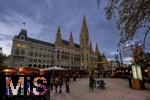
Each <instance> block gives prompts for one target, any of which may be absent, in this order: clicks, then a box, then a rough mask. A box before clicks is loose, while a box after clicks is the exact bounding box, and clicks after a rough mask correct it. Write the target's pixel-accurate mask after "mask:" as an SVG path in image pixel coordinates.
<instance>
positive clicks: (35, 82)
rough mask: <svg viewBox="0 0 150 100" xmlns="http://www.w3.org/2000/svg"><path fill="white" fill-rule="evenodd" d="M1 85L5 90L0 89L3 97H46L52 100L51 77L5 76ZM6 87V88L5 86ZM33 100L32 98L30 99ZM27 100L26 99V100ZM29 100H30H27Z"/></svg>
mask: <svg viewBox="0 0 150 100" xmlns="http://www.w3.org/2000/svg"><path fill="white" fill-rule="evenodd" d="M0 77H1V78H2V80H1V82H2V83H3V84H1V85H2V86H3V87H4V88H0V91H1V92H3V93H2V94H3V96H5V97H7V98H9V97H13V96H14V97H16V98H18V97H20V96H21V97H23V96H25V97H27V96H32V97H33V96H34V97H38V98H39V97H45V98H47V99H46V100H50V89H49V88H48V87H49V83H50V76H45V75H38V76H34V75H30V76H29V75H3V76H0ZM4 85H5V86H4ZM29 99H30V100H32V99H31V98H29ZM34 99H35V98H34ZM25 100H26V99H25ZM27 100H28V99H27Z"/></svg>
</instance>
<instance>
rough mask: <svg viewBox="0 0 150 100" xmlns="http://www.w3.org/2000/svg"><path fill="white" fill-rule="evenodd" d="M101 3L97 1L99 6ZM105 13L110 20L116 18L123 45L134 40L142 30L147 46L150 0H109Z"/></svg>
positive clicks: (149, 30) (149, 29) (149, 26)
mask: <svg viewBox="0 0 150 100" xmlns="http://www.w3.org/2000/svg"><path fill="white" fill-rule="evenodd" d="M100 1H101V0H98V1H97V4H98V5H100ZM105 12H106V16H107V19H108V20H110V19H112V17H113V16H114V17H116V19H117V25H118V29H119V30H120V35H121V40H120V42H121V43H124V42H126V41H127V40H129V39H132V38H133V37H134V35H135V34H136V33H137V32H138V31H139V30H142V31H143V35H145V36H144V44H145V40H146V36H147V34H148V33H149V32H150V0H107V5H106V7H105Z"/></svg>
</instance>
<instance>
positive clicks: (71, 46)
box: [69, 32, 74, 48]
mask: <svg viewBox="0 0 150 100" xmlns="http://www.w3.org/2000/svg"><path fill="white" fill-rule="evenodd" d="M73 41H74V40H73V35H72V32H70V37H69V47H70V48H73V47H74V43H73Z"/></svg>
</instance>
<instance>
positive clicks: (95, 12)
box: [0, 0, 142, 58]
mask: <svg viewBox="0 0 150 100" xmlns="http://www.w3.org/2000/svg"><path fill="white" fill-rule="evenodd" d="M104 5H105V4H104V3H103V2H101V3H100V9H97V0H0V47H2V48H3V52H4V53H6V54H7V55H9V54H10V53H11V48H12V39H13V36H14V35H17V34H18V33H19V32H20V29H21V24H22V22H26V24H27V31H28V36H29V37H32V38H35V39H40V40H43V41H48V42H52V43H54V40H55V33H56V29H57V26H58V25H60V27H61V32H62V37H63V39H66V40H68V39H69V33H70V32H73V37H74V41H75V42H76V43H79V33H80V30H81V24H82V20H83V16H84V15H85V16H86V21H87V26H88V28H89V35H90V39H91V41H92V43H93V48H94V49H95V44H96V42H97V43H98V45H99V48H100V51H101V52H102V53H105V54H106V56H107V57H108V58H113V57H114V54H115V53H116V51H117V50H116V49H117V47H116V45H117V43H118V41H119V35H118V33H119V31H118V30H117V28H116V23H115V20H112V21H108V20H106V18H105V13H104ZM141 39H142V38H141Z"/></svg>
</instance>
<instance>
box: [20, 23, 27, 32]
mask: <svg viewBox="0 0 150 100" xmlns="http://www.w3.org/2000/svg"><path fill="white" fill-rule="evenodd" d="M21 29H23V30H26V23H25V22H23V23H22V28H21Z"/></svg>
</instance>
